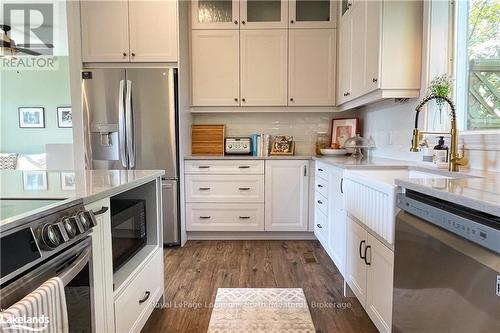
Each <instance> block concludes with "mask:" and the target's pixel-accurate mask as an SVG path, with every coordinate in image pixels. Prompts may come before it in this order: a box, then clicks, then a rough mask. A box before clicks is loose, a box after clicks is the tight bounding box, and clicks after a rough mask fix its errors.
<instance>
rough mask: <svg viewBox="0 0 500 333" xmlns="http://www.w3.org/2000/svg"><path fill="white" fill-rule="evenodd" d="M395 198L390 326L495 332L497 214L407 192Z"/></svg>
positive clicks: (499, 275)
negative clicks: (397, 210)
mask: <svg viewBox="0 0 500 333" xmlns="http://www.w3.org/2000/svg"><path fill="white" fill-rule="evenodd" d="M397 204H398V207H399V208H401V212H400V213H399V214H398V216H397V219H396V237H395V248H394V254H395V257H394V296H393V323H392V332H395V333H399V332H404V333H407V332H412V333H413V332H415V333H416V332H422V333H424V332H425V333H434V332H436V333H437V332H456V333H460V332H463V333H470V332H475V333H481V332H482V333H491V332H499V330H500V255H499V253H500V219H499V217H497V216H491V215H488V214H485V213H482V212H479V211H475V210H472V209H469V208H466V207H463V206H459V205H457V204H455V203H452V202H447V201H443V200H440V199H436V198H434V197H430V196H427V195H424V194H420V193H417V192H414V191H409V190H407V191H406V193H402V194H399V196H398V199H397Z"/></svg>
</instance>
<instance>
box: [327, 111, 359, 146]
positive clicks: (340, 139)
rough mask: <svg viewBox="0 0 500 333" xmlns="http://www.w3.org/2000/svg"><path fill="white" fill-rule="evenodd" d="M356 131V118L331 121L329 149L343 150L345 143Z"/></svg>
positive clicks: (357, 120) (357, 122)
mask: <svg viewBox="0 0 500 333" xmlns="http://www.w3.org/2000/svg"><path fill="white" fill-rule="evenodd" d="M358 131H359V119H358V118H338V119H332V135H331V137H330V147H331V148H343V147H344V143H345V141H346V140H347V139H349V138H351V137H353V136H355V135H356V133H358Z"/></svg>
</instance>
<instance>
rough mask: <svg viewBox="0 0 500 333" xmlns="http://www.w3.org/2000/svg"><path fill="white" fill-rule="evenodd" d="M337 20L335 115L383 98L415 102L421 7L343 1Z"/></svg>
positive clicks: (404, 3) (413, 3)
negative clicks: (337, 112)
mask: <svg viewBox="0 0 500 333" xmlns="http://www.w3.org/2000/svg"><path fill="white" fill-rule="evenodd" d="M339 17H340V18H339V61H338V68H339V76H338V87H339V89H338V91H337V103H338V104H339V105H340V110H347V109H350V108H354V107H357V106H361V105H364V104H368V103H371V102H375V101H377V100H380V99H384V98H412V97H418V95H419V90H420V69H421V55H422V48H421V47H422V45H421V44H422V3H421V2H419V1H366V0H357V1H352V0H345V1H342V2H341V4H340V10H339Z"/></svg>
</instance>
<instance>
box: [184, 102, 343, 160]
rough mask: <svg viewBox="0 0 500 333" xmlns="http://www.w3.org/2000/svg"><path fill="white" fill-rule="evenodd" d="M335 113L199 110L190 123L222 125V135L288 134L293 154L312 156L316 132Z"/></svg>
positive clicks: (324, 128) (327, 126)
mask: <svg viewBox="0 0 500 333" xmlns="http://www.w3.org/2000/svg"><path fill="white" fill-rule="evenodd" d="M341 117H344V114H342V116H340V115H338V114H335V113H327V112H325V113H317V112H315V113H306V112H288V113H282V112H272V113H200V114H193V124H196V125H200V124H224V125H226V137H228V136H249V135H251V134H256V133H265V134H270V135H292V136H293V139H294V140H295V154H296V155H314V151H315V143H316V135H317V133H318V132H327V133H329V131H330V122H331V119H332V118H341Z"/></svg>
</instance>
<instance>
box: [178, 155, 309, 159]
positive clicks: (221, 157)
mask: <svg viewBox="0 0 500 333" xmlns="http://www.w3.org/2000/svg"><path fill="white" fill-rule="evenodd" d="M311 157H312V156H311V155H290V156H287V155H274V156H251V155H190V156H184V160H310V159H311Z"/></svg>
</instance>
